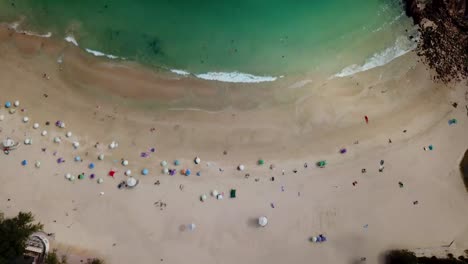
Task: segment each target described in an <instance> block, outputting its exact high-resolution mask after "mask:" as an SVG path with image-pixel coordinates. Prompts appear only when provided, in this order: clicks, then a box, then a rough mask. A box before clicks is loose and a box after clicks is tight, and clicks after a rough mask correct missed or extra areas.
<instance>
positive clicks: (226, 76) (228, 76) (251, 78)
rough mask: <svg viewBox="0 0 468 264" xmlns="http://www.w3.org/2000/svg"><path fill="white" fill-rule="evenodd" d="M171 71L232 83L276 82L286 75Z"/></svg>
mask: <svg viewBox="0 0 468 264" xmlns="http://www.w3.org/2000/svg"><path fill="white" fill-rule="evenodd" d="M170 71H171V72H173V73H175V74H179V75H182V76H189V75H193V76H195V77H197V78H199V79H203V80H210V81H218V82H231V83H260V82H274V81H276V80H277V79H278V78H283V77H284V76H279V77H274V76H257V75H253V74H249V73H241V72H207V73H200V74H192V73H190V72H188V71H184V70H177V69H171V70H170Z"/></svg>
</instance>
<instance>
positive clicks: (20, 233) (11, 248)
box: [0, 212, 43, 264]
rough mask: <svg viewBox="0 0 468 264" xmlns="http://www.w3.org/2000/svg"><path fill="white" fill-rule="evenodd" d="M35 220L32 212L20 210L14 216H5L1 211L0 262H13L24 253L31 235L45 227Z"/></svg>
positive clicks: (1, 263)
mask: <svg viewBox="0 0 468 264" xmlns="http://www.w3.org/2000/svg"><path fill="white" fill-rule="evenodd" d="M33 222H34V216H33V215H32V214H31V213H30V212H28V213H25V212H20V213H19V214H18V215H17V216H15V217H13V218H4V217H3V215H2V214H1V213H0V238H1V239H0V264H3V263H11V262H12V261H13V260H14V259H16V258H17V257H19V256H21V255H23V253H24V250H25V247H26V241H27V240H28V238H29V236H30V235H32V234H33V233H34V232H37V231H39V230H41V229H42V227H43V226H42V224H40V223H33Z"/></svg>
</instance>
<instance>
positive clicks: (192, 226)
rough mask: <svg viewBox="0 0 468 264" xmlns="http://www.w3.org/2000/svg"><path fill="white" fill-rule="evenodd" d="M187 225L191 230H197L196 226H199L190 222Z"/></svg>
mask: <svg viewBox="0 0 468 264" xmlns="http://www.w3.org/2000/svg"><path fill="white" fill-rule="evenodd" d="M187 227H188V229H189V230H190V231H193V230H195V228H197V226H196V225H195V224H194V223H190V224H189V225H188V226H187Z"/></svg>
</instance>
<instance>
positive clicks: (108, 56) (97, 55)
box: [85, 49, 119, 59]
mask: <svg viewBox="0 0 468 264" xmlns="http://www.w3.org/2000/svg"><path fill="white" fill-rule="evenodd" d="M85 50H86V51H87V52H89V53H91V54H93V55H94V56H96V57H107V58H109V59H118V58H119V57H118V56H115V55H112V54H105V53H102V52H100V51H97V50H92V49H85Z"/></svg>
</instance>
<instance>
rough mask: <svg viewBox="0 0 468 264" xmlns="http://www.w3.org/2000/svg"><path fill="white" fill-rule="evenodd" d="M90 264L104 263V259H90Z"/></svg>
mask: <svg viewBox="0 0 468 264" xmlns="http://www.w3.org/2000/svg"><path fill="white" fill-rule="evenodd" d="M88 264H104V261H103V260H101V259H97V258H95V259H89V260H88Z"/></svg>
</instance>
